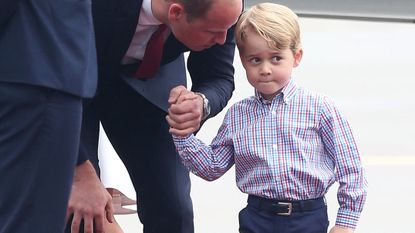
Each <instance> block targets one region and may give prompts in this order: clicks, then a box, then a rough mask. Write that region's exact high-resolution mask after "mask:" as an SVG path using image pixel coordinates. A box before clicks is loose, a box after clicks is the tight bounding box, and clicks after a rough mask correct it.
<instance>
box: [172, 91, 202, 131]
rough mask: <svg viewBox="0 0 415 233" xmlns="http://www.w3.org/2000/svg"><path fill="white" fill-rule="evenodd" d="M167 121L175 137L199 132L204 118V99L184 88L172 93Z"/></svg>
mask: <svg viewBox="0 0 415 233" xmlns="http://www.w3.org/2000/svg"><path fill="white" fill-rule="evenodd" d="M168 102H169V105H170V107H169V109H168V115H167V116H166V120H167V122H168V124H169V125H170V130H169V132H170V133H171V134H173V135H176V136H180V137H186V136H188V135H189V134H192V133H194V132H196V131H198V130H199V128H200V123H201V121H202V116H203V99H202V97H201V96H199V95H198V94H196V93H194V92H192V91H189V90H187V89H186V87H184V86H177V87H175V88H173V89H172V90H171V91H170V97H169V100H168Z"/></svg>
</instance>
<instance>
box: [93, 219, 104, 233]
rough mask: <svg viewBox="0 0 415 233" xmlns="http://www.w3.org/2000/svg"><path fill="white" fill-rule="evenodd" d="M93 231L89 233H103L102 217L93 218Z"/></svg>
mask: <svg viewBox="0 0 415 233" xmlns="http://www.w3.org/2000/svg"><path fill="white" fill-rule="evenodd" d="M94 220H95V226H94V227H95V229H94V230H95V231H94V232H91V233H104V224H105V223H104V221H105V220H104V216H102V215H100V216H97V217H95V219H94Z"/></svg>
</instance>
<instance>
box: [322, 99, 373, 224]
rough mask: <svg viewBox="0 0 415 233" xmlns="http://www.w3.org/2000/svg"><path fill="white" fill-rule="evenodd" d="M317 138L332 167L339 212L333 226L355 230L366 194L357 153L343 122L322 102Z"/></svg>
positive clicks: (337, 113)
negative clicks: (333, 167) (331, 162)
mask: <svg viewBox="0 0 415 233" xmlns="http://www.w3.org/2000/svg"><path fill="white" fill-rule="evenodd" d="M321 117H322V119H321V135H322V140H323V143H324V145H325V148H326V151H327V153H328V154H329V156H331V159H332V161H334V163H335V167H336V173H335V177H336V181H337V182H339V184H340V186H339V189H338V192H337V199H338V202H339V210H338V212H337V218H336V225H337V226H342V227H348V228H353V229H354V228H356V225H357V222H358V220H359V217H360V214H361V212H362V210H363V205H364V203H365V200H366V195H367V181H366V178H365V175H364V169H363V166H362V162H361V159H360V155H359V151H358V148H357V145H356V142H355V140H354V137H353V134H352V131H351V128H350V125H349V123H348V122H347V120H346V119H345V118H344V117H343V116H342V115H341V113H340V112H339V110H338V109H337V108H336V107H335V106H334V104H333V103H332V102H331V101H329V100H328V99H325V100H324V102H323V107H322V113H321Z"/></svg>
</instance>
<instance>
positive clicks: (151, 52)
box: [134, 24, 167, 79]
mask: <svg viewBox="0 0 415 233" xmlns="http://www.w3.org/2000/svg"><path fill="white" fill-rule="evenodd" d="M166 32H167V26H166V25H165V24H160V26H159V27H158V29H157V30H156V31H155V32H154V33H153V35H152V36H151V38H150V40H149V41H148V43H147V47H146V51H145V52H144V57H143V60H142V61H141V63H140V66H139V67H138V70H137V72H135V74H134V76H135V77H137V78H140V79H150V78H153V76H154V74H156V72H157V70H158V68H159V66H160V62H161V56H162V55H163V44H164V39H165V35H166Z"/></svg>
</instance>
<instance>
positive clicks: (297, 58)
mask: <svg viewBox="0 0 415 233" xmlns="http://www.w3.org/2000/svg"><path fill="white" fill-rule="evenodd" d="M301 58H303V49H302V48H299V49H298V50H297V52H296V53H294V67H297V66H298V65H300V62H301Z"/></svg>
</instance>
